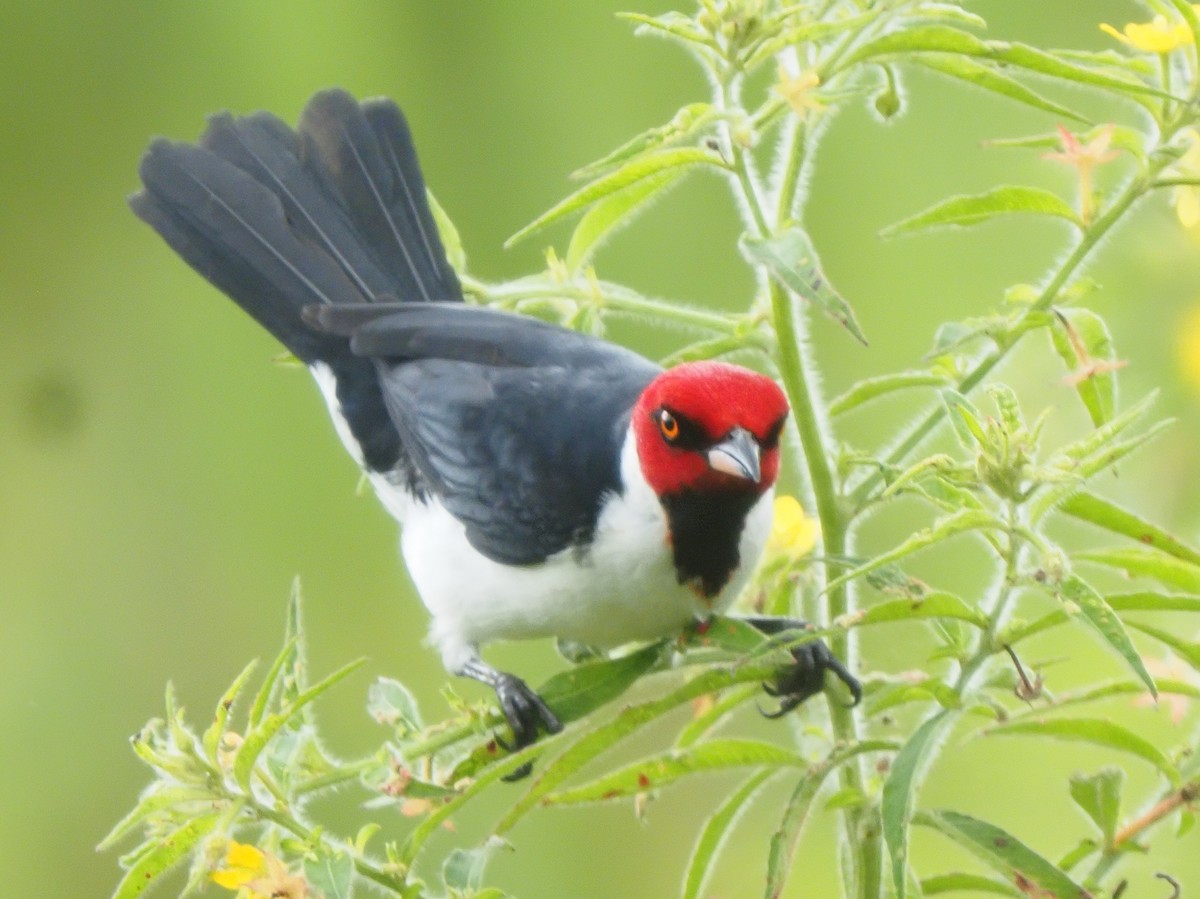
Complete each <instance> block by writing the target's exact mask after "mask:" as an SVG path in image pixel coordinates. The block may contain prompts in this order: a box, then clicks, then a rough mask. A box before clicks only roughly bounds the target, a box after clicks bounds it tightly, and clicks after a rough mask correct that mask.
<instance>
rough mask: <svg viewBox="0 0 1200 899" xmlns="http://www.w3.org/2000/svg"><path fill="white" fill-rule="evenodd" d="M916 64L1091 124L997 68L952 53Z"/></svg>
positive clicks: (920, 59) (923, 58)
mask: <svg viewBox="0 0 1200 899" xmlns="http://www.w3.org/2000/svg"><path fill="white" fill-rule="evenodd" d="M913 62H915V63H917V64H918V65H922V66H924V67H925V68H927V69H932V70H933V71H935V72H940V73H941V74H943V75H949V76H950V77H951V78H958V79H960V80H961V81H966V82H967V83H968V84H973V85H975V86H976V87H981V88H983V89H984V90H986V91H991V92H992V93H994V94H1000V95H1001V96H1003V97H1007V98H1008V99H1010V100H1016V101H1017V102H1018V103H1024V104H1025V105H1027V106H1032V107H1034V108H1035V109H1041V110H1044V111H1045V112H1050V113H1053V114H1054V115H1056V116H1059V117H1061V118H1064V119H1074V120H1075V121H1076V122H1087V119H1085V118H1084V117H1083V116H1081V115H1080V114H1079V113H1077V112H1075V111H1073V110H1070V109H1068V108H1067V107H1065V106H1063V105H1061V104H1059V103H1055V102H1054V101H1053V100H1049V99H1047V98H1046V97H1043V96H1042V95H1041V94H1039V93H1037V92H1036V91H1032V90H1030V89H1029V88H1027V87H1026V86H1025V85H1023V84H1022V83H1021V82H1019V81H1017V80H1015V79H1013V78H1009V77H1008V76H1007V75H1004V74H1002V73H1001V72H999V71H997V70H996V69H994V68H993V67H991V66H987V65H984V64H983V63H979V62H976V61H975V60H973V59H971V58H969V57H966V56H956V55H953V54H949V53H946V54H942V53H929V54H923V55H921V56H917V57H914V59H913Z"/></svg>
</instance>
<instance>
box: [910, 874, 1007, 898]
mask: <svg viewBox="0 0 1200 899" xmlns="http://www.w3.org/2000/svg"><path fill="white" fill-rule="evenodd" d="M921 890H922V892H924V894H925V895H926V896H936V895H938V894H939V893H967V892H970V893H994V894H995V895H997V896H1016V897H1018V899H1019V897H1020V896H1021V895H1022V894H1021V893H1020V892H1019V891H1018V890H1017V888H1016V887H1014V886H1013V885H1012V884H1009V883H1004V882H1003V881H999V880H992V878H990V877H984V876H982V875H980V874H967V873H964V872H961V871H959V872H954V873H951V874H939V875H937V876H936V877H927V878H925V879H924V880H922V881H921Z"/></svg>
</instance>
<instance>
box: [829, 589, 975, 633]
mask: <svg viewBox="0 0 1200 899" xmlns="http://www.w3.org/2000/svg"><path fill="white" fill-rule="evenodd" d="M917 618H957V619H958V620H960V621H966V622H968V623H969V624H973V625H975V626H976V627H987V617H986V616H984V615H983V614H981V613H980V612H979V610H978V609H972V608H971V607H970V606H968V605H967V604H966V603H965V602H963V601H962V600H961V599H959V598H958V597H957V596H955V595H953V594H951V593H927V594H926V595H925V596H921V597H916V598H914V599H894V600H889V601H887V602H881V603H879V604H878V605H874V606H872V607H871V608H869V609H867V610H866V612H864V613H863V614H862V615H861V617H857V618H855V620H854V622H853V624H854V625H855V626H860V625H865V624H885V623H888V622H892V621H910V620H913V619H917Z"/></svg>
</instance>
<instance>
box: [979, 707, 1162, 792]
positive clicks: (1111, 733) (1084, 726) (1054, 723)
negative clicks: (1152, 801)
mask: <svg viewBox="0 0 1200 899" xmlns="http://www.w3.org/2000/svg"><path fill="white" fill-rule="evenodd" d="M984 733H985V734H987V735H988V736H1032V737H1050V738H1053V739H1056V740H1068V741H1072V742H1080V743H1090V744H1092V745H1093V746H1103V747H1105V748H1107V749H1112V750H1116V751H1117V752H1124V753H1127V754H1129V755H1134V756H1137V757H1138V758H1140V759H1142V760H1143V761H1146V762H1149V763H1150V764H1151V765H1153V766H1154V767H1155V768H1157V769H1158V770H1159V772H1161V773H1162V774H1163V776H1164V777H1166V778H1167V780H1169V781H1170V782H1171V783H1172V784H1177V783H1179V771H1178V769H1176V767H1175V765H1174V764H1172V762H1171V760H1170V759H1169V758H1167V756H1166V755H1165V754H1164V753H1163V751H1162V750H1161V749H1159V748H1158V747H1157V746H1155V745H1154V744H1153V743H1151V742H1150V741H1149V740H1146V739H1144V738H1143V737H1140V736H1138V735H1137V734H1135V733H1134V732H1133V731H1131V730H1129V729H1128V728H1126V727H1122V726H1121V725H1120V724H1117V723H1116V722H1115V721H1109V720H1107V719H1104V718H1042V719H1035V720H1020V721H1010V722H1006V723H1004V724H997V725H995V726H993V727H989V728H988V729H987V730H985V731H984Z"/></svg>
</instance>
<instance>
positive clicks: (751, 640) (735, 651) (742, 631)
mask: <svg viewBox="0 0 1200 899" xmlns="http://www.w3.org/2000/svg"><path fill="white" fill-rule="evenodd" d="M766 640H767V638H766V635H765V634H763V632H762V631H760V630H759V629H758V628H756V627H754V625H752V624H750V623H749V622H747V621H743V620H742V619H741V618H736V617H734V616H732V615H718V616H715V617H713V618H710V619H709V620H708V621H706V622H704V624H702V625H697V626H694V627H690V628H688V629H687V631H685V632H684V635H683V644H682V645H683V646H684V647H685V648H687V649H710V648H715V649H719V650H722V651H724V652H727V653H729V654H730V656H731V657H732V658H738V657H741V656H744V655H746V654H747V653H751V652H754V651H755V650H757V649H758V648H759V647H761V646H762V644H763V643H765V642H766Z"/></svg>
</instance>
